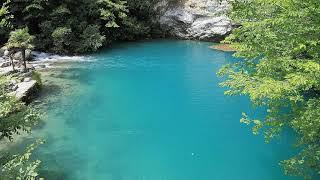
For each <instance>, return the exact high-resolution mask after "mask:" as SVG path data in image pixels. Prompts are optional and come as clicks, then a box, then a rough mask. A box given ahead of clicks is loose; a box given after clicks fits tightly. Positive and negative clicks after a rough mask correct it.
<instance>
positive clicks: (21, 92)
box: [10, 80, 37, 99]
mask: <svg viewBox="0 0 320 180" xmlns="http://www.w3.org/2000/svg"><path fill="white" fill-rule="evenodd" d="M36 85H37V81H35V80H30V81H28V82H21V83H18V84H17V86H18V88H17V89H16V90H15V91H13V92H12V93H10V95H12V96H15V97H16V98H17V99H23V98H26V97H27V96H29V95H30V93H32V92H33V91H34V90H35V89H36Z"/></svg>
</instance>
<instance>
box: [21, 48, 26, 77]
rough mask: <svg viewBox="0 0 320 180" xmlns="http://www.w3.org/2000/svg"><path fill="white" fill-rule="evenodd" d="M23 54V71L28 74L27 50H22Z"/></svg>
mask: <svg viewBox="0 0 320 180" xmlns="http://www.w3.org/2000/svg"><path fill="white" fill-rule="evenodd" d="M21 51H22V52H21V54H22V61H23V68H24V69H23V71H24V72H26V71H27V63H26V50H25V49H22V50H21Z"/></svg>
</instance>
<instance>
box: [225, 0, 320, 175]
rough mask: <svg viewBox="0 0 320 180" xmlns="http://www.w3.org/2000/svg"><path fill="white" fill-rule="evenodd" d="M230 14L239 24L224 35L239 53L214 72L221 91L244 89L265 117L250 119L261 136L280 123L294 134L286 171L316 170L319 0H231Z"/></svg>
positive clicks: (319, 161)
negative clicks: (293, 151)
mask: <svg viewBox="0 0 320 180" xmlns="http://www.w3.org/2000/svg"><path fill="white" fill-rule="evenodd" d="M230 4H231V7H232V9H231V11H230V17H231V19H233V20H234V21H235V23H237V24H240V25H241V26H240V27H239V28H237V29H235V30H234V31H233V33H232V34H231V35H230V36H229V37H228V38H227V39H226V40H225V41H226V42H227V43H231V45H232V47H234V48H235V49H237V52H236V53H235V56H236V57H240V58H242V59H241V60H239V61H238V62H236V63H233V64H229V65H227V66H225V67H224V68H222V69H221V70H220V72H219V75H221V76H227V77H228V78H227V80H226V81H225V82H223V83H222V84H221V85H222V86H224V87H228V88H229V90H227V91H226V94H227V95H248V96H249V97H250V99H251V101H252V102H253V103H254V105H256V106H263V107H266V108H267V115H266V117H265V118H264V119H263V120H261V119H254V120H253V119H251V118H250V117H248V116H247V115H246V114H244V116H243V118H242V119H241V122H243V123H246V124H253V132H254V133H255V134H258V133H260V132H263V134H264V136H265V138H266V141H267V142H268V141H270V140H271V139H272V138H274V137H276V136H279V135H280V133H281V132H282V130H283V129H284V127H290V128H292V129H293V130H294V131H295V132H296V134H297V137H298V140H297V142H296V143H295V146H296V147H297V149H298V150H300V152H299V153H298V154H297V155H295V156H293V157H292V158H290V159H288V160H284V161H282V162H281V163H280V164H281V165H282V166H283V168H284V171H285V173H286V174H288V175H296V176H304V177H305V178H306V179H311V178H312V177H313V176H314V175H316V174H318V175H319V174H320V40H319V37H320V21H319V19H320V13H319V12H320V1H318V0H281V1H275V0H252V1H242V0H231V1H230Z"/></svg>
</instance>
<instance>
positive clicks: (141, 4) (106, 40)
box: [0, 0, 153, 53]
mask: <svg viewBox="0 0 320 180" xmlns="http://www.w3.org/2000/svg"><path fill="white" fill-rule="evenodd" d="M151 1H153V0H146V1H140V0H139V1H137V3H135V2H134V0H130V1H129V3H127V1H122V0H77V1H70V0H61V1H55V0H28V1H27V0H22V1H11V0H7V2H6V3H4V4H3V5H2V7H1V10H0V18H1V21H0V22H1V23H0V26H1V27H6V28H1V31H0V35H1V37H0V44H1V43H4V42H5V41H6V38H7V37H8V36H9V33H10V31H12V30H13V29H21V28H23V27H28V29H29V32H30V34H34V35H36V37H35V41H34V45H35V48H36V49H38V50H43V51H53V52H57V53H85V52H91V51H96V50H97V49H98V48H100V47H102V46H103V45H108V44H110V43H111V42H112V41H114V40H128V39H129V40H134V39H137V38H144V37H148V36H149V34H150V26H152V23H150V22H151V21H150V17H151V14H149V12H151V4H150V2H151Z"/></svg>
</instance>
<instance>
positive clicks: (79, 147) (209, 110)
mask: <svg viewBox="0 0 320 180" xmlns="http://www.w3.org/2000/svg"><path fill="white" fill-rule="evenodd" d="M210 45H211V44H210V43H205V42H193V41H170V40H161V41H149V42H134V43H123V44H118V45H116V46H114V47H113V48H111V49H107V50H104V51H101V52H100V53H97V54H93V55H92V56H91V57H90V58H91V59H94V61H92V62H90V63H89V62H86V63H84V62H82V63H79V64H77V68H75V69H72V68H71V69H68V70H66V71H65V72H60V74H58V75H55V74H53V75H52V78H53V81H55V80H54V78H57V79H64V80H65V81H64V82H63V83H61V84H63V85H64V86H60V87H59V86H52V87H50V88H49V89H50V90H52V91H54V90H55V89H59V88H60V90H62V92H65V93H63V95H62V96H59V97H56V99H55V100H53V102H54V103H52V102H51V103H49V104H48V105H46V106H45V107H46V111H47V113H48V114H47V118H46V123H45V124H44V125H43V127H41V128H39V129H37V130H36V131H35V132H34V136H35V137H37V138H38V137H41V138H45V139H46V140H47V143H46V144H45V145H44V146H42V147H41V148H40V149H39V150H38V151H37V154H36V155H37V156H38V157H39V158H41V159H42V161H43V166H44V167H43V170H42V173H44V174H46V175H47V176H48V177H49V178H48V179H54V178H56V179H67V180H93V179H94V180H257V179H259V180H293V179H296V178H292V177H286V176H284V175H283V173H282V172H281V169H280V168H279V166H278V162H279V161H280V160H282V159H286V158H288V157H290V153H291V147H290V144H289V143H288V141H289V140H288V139H290V137H287V136H283V137H281V139H279V140H277V141H276V142H274V143H271V144H265V143H264V142H263V139H262V137H259V136H254V135H252V133H251V132H250V129H249V128H248V127H246V126H244V125H242V124H240V123H239V119H240V117H241V112H254V111H255V110H254V109H253V108H252V107H251V106H250V103H249V101H248V99H247V98H246V97H227V96H224V95H223V89H222V88H220V87H219V86H218V83H219V82H221V81H222V80H221V79H220V78H218V77H217V76H216V72H217V70H218V69H219V68H220V67H221V66H222V65H224V64H226V63H228V62H231V61H235V59H234V58H233V57H232V56H231V54H230V53H225V52H220V51H215V50H212V49H209V48H208V46H210ZM47 83H48V82H47ZM48 84H50V83H48ZM57 84H59V85H61V84H60V83H59V82H58V83H57ZM61 87H62V88H61ZM256 115H257V116H259V114H256Z"/></svg>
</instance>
